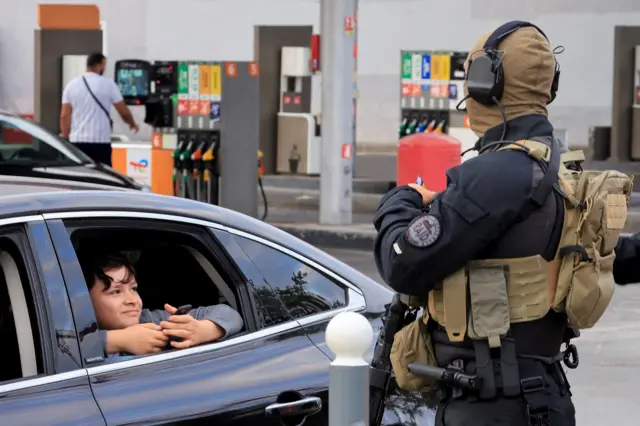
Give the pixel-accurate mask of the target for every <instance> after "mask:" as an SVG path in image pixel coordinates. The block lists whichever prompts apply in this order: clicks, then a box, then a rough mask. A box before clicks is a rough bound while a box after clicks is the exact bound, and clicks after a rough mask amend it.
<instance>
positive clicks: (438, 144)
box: [396, 132, 462, 192]
mask: <svg viewBox="0 0 640 426" xmlns="http://www.w3.org/2000/svg"><path fill="white" fill-rule="evenodd" d="M461 153H462V144H461V143H460V141H459V140H458V139H455V138H453V137H451V136H449V135H446V134H443V133H434V132H429V133H414V134H412V135H409V136H405V137H403V138H402V139H400V142H399V143H398V160H397V161H398V171H397V175H396V176H397V177H396V185H398V186H401V185H406V184H409V183H415V182H416V179H417V178H418V176H420V177H421V178H422V181H423V183H424V186H425V187H426V188H427V189H429V190H431V191H435V192H439V191H442V190H444V189H445V188H446V187H447V176H446V175H445V172H446V171H447V170H448V169H449V168H451V167H454V166H457V165H459V164H460V162H461V160H462V158H461V157H460V154H461Z"/></svg>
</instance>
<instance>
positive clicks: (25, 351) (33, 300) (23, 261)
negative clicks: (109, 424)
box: [0, 216, 105, 426]
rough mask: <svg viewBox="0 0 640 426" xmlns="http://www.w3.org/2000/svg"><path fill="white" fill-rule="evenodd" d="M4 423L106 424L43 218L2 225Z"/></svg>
mask: <svg viewBox="0 0 640 426" xmlns="http://www.w3.org/2000/svg"><path fill="white" fill-rule="evenodd" d="M0 281H1V282H0V341H1V342H2V357H1V359H2V363H1V364H0V374H1V377H0V424H1V425H11V426H22V425H41V424H66V425H96V426H97V425H104V424H105V421H104V418H103V417H102V414H101V413H100V410H99V409H98V406H97V404H96V402H95V400H94V398H93V395H92V392H91V388H90V385H89V379H88V377H87V372H86V370H84V369H83V368H82V363H81V361H80V353H79V348H78V338H77V333H76V329H75V326H74V318H73V316H72V311H71V309H70V306H69V299H68V297H67V292H66V289H65V283H64V281H63V278H62V275H61V273H60V268H59V266H58V261H57V259H56V255H55V252H54V250H53V245H52V243H51V240H50V237H49V234H48V232H47V229H46V226H45V223H44V220H43V219H42V217H39V216H29V217H22V218H13V219H8V220H2V221H0Z"/></svg>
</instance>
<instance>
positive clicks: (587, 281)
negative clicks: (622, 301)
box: [558, 170, 633, 329]
mask: <svg viewBox="0 0 640 426" xmlns="http://www.w3.org/2000/svg"><path fill="white" fill-rule="evenodd" d="M574 185H576V193H575V195H576V198H577V199H578V200H581V203H580V206H578V207H576V208H577V209H579V213H578V215H577V217H578V220H577V222H578V223H577V230H576V232H577V237H578V238H577V245H578V246H580V247H583V248H584V249H585V250H586V256H584V255H583V256H581V255H580V254H574V255H567V256H565V257H564V258H563V259H562V264H561V268H560V275H559V278H558V289H559V290H560V291H561V289H562V288H563V287H565V288H566V287H567V282H568V292H567V295H566V301H565V312H566V313H567V316H568V318H569V324H570V325H571V326H572V327H573V328H577V329H585V328H591V327H593V326H594V325H595V324H596V322H598V321H599V320H600V318H601V317H602V315H603V314H604V311H605V310H606V308H607V307H608V306H609V303H610V302H611V299H612V298H613V293H614V289H615V281H614V279H613V262H614V260H615V252H614V249H615V247H616V244H617V241H618V238H619V236H620V233H621V232H622V230H623V228H624V225H625V222H626V219H627V203H628V198H629V195H630V194H631V189H632V186H633V183H632V179H631V178H630V177H629V176H627V175H625V174H623V173H620V172H617V171H613V170H607V171H603V172H600V171H598V172H595V171H584V172H582V173H581V175H580V177H579V179H578V182H577V183H576V182H574ZM566 214H567V215H575V212H570V211H567V212H566ZM570 225H571V224H569V226H570ZM574 226H576V225H574ZM564 243H568V241H564V242H561V247H562V245H564ZM569 244H570V243H569Z"/></svg>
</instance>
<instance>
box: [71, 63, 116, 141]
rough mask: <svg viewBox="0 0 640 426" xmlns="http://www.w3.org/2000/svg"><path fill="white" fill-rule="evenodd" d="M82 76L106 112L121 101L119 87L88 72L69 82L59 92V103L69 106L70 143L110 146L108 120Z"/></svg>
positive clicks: (109, 80)
mask: <svg viewBox="0 0 640 426" xmlns="http://www.w3.org/2000/svg"><path fill="white" fill-rule="evenodd" d="M82 77H84V78H85V79H86V80H87V84H88V85H89V87H90V88H91V91H92V92H93V94H94V95H95V97H96V98H97V100H98V101H99V102H100V104H101V105H102V106H103V107H104V109H105V110H106V111H107V112H109V111H110V110H111V105H113V104H115V103H118V102H121V101H122V94H121V93H120V89H118V85H117V84H116V83H115V82H114V81H113V80H111V79H109V78H107V77H104V76H102V75H99V74H96V73H93V72H87V73H85V74H84V75H83V76H81V77H76V78H74V79H73V80H71V81H70V82H69V84H67V87H65V88H64V91H63V92H62V103H63V104H71V111H72V112H71V133H70V134H69V141H70V142H93V143H110V142H111V125H110V123H109V117H107V114H105V111H103V110H102V109H101V108H100V106H99V105H98V104H97V103H96V100H95V99H93V97H92V96H91V94H90V93H89V90H88V89H87V86H86V85H85V84H84V81H83V79H82Z"/></svg>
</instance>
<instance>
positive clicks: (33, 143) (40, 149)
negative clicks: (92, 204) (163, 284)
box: [0, 115, 93, 167]
mask: <svg viewBox="0 0 640 426" xmlns="http://www.w3.org/2000/svg"><path fill="white" fill-rule="evenodd" d="M92 163H93V161H92V160H91V158H89V157H88V156H87V155H86V154H85V153H83V152H82V151H80V150H79V149H78V148H76V147H75V146H73V145H72V144H71V143H69V142H67V141H65V140H64V139H62V138H60V137H58V136H56V135H54V134H53V133H51V132H49V131H48V130H46V129H45V128H44V127H42V126H40V125H39V124H38V123H36V122H34V121H32V120H29V119H26V118H21V117H13V116H9V115H0V166H29V167H56V166H77V165H83V164H92Z"/></svg>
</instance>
